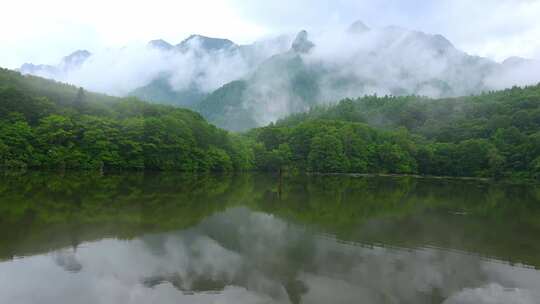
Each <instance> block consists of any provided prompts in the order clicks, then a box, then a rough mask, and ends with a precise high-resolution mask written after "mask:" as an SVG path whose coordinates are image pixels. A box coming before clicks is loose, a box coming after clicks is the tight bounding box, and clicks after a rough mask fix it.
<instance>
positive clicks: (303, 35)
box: [291, 30, 315, 53]
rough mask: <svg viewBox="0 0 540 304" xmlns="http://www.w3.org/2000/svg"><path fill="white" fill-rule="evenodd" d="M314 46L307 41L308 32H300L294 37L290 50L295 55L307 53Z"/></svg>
mask: <svg viewBox="0 0 540 304" xmlns="http://www.w3.org/2000/svg"><path fill="white" fill-rule="evenodd" d="M314 46H315V44H313V42H311V41H309V39H308V32H306V31H305V30H302V31H300V32H299V33H298V34H297V35H296V38H295V39H294V41H293V43H292V46H291V49H292V50H293V51H294V52H296V53H308V52H309V51H310V50H311V49H312V48H313V47H314Z"/></svg>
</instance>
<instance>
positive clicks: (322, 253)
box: [0, 175, 540, 303]
mask: <svg viewBox="0 0 540 304" xmlns="http://www.w3.org/2000/svg"><path fill="white" fill-rule="evenodd" d="M55 178H58V179H60V180H63V181H64V183H62V185H61V186H58V184H57V182H58V181H56V180H55ZM23 182H24V184H23ZM275 184H276V183H275V180H274V178H273V177H271V176H254V175H243V176H236V177H232V176H220V177H215V176H207V177H185V176H184V177H181V176H174V175H139V176H136V175H135V176H134V175H130V176H108V177H96V176H80V175H77V176H64V177H57V176H41V175H37V176H18V177H4V179H3V180H2V183H1V185H2V186H1V187H0V211H1V212H0V214H1V216H0V227H1V228H2V232H1V233H2V235H1V237H2V238H1V240H2V241H1V242H2V243H0V245H1V247H0V253H1V255H2V258H3V259H4V261H3V262H1V263H0V300H1V301H0V302H2V303H4V302H5V303H59V302H65V303H540V302H539V300H538V299H540V272H539V271H537V270H536V269H535V267H534V266H538V265H539V264H538V257H537V256H538V253H539V252H540V251H538V247H537V246H539V245H538V244H537V243H538V242H537V240H538V239H537V236H538V235H539V234H538V232H540V229H539V228H540V227H539V225H538V224H537V222H538V220H539V217H538V215H539V212H538V211H539V209H540V207H539V205H538V200H537V196H536V192H535V190H534V188H531V187H525V188H524V187H516V186H501V185H489V184H478V183H472V182H465V183H464V182H449V181H428V180H415V179H393V178H392V179H386V178H346V177H311V178H300V177H299V178H289V179H288V180H287V181H286V182H285V183H284V185H285V186H284V189H283V193H282V194H281V195H278V192H277V191H276V188H275V187H276V185H275ZM457 189H459V190H460V191H456V190H457ZM492 242H494V243H492ZM4 245H6V246H5V247H4ZM11 257H15V258H14V259H11Z"/></svg>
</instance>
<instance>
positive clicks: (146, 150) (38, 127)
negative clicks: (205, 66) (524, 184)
mask: <svg viewBox="0 0 540 304" xmlns="http://www.w3.org/2000/svg"><path fill="white" fill-rule="evenodd" d="M245 85H246V84H245V82H242V81H238V82H235V83H231V84H229V85H228V87H227V88H225V89H226V90H227V91H235V92H236V94H233V95H235V96H236V95H238V96H240V95H242V94H243V91H244V90H245ZM220 92H222V91H220V90H218V91H216V92H214V93H213V94H212V95H211V96H210V98H211V99H212V98H214V97H215V98H217V99H216V100H220V101H221V102H222V103H220V104H219V107H220V110H219V111H218V112H222V113H224V115H223V116H222V118H221V119H231V121H232V122H230V123H233V124H234V121H237V122H242V121H244V119H243V118H242V115H244V114H245V113H243V112H235V113H233V114H231V113H229V114H230V115H229V114H227V115H225V114H226V112H227V111H229V110H228V109H229V108H230V107H231V106H233V105H234V103H235V102H237V99H236V98H232V99H227V98H220V95H219V94H221V93H220ZM227 96H229V95H227ZM306 98H308V97H306ZM0 104H2V107H1V108H0V165H1V166H3V167H31V168H51V169H53V168H54V169H56V168H73V169H152V170H179V171H231V170H251V169H256V170H265V171H281V170H291V171H310V172H325V173H340V172H354V173H397V174H423V175H443V176H466V177H492V178H531V179H532V178H536V179H537V178H540V86H533V87H526V88H512V89H508V90H504V91H500V92H491V93H486V94H482V95H478V96H470V97H462V98H449V99H437V100H436V99H429V98H424V97H418V96H408V97H393V96H385V97H377V96H367V97H363V98H359V99H355V100H351V99H346V100H342V101H341V102H339V103H338V104H337V105H334V106H319V107H313V108H312V109H311V110H310V111H309V112H307V113H300V114H295V115H292V116H290V117H288V118H285V119H283V120H281V121H278V122H277V123H276V124H272V125H270V126H268V127H264V128H258V129H253V130H251V131H249V132H248V133H247V134H245V135H238V134H229V133H228V132H226V131H223V130H221V129H218V128H216V127H214V126H213V125H210V124H208V123H207V122H206V121H205V120H204V119H203V118H202V116H201V115H199V114H197V113H195V112H192V111H189V110H185V109H180V108H176V107H172V106H163V105H154V104H148V103H145V102H142V101H139V100H137V99H135V98H126V99H120V98H115V97H110V96H105V95H100V94H94V93H91V92H86V91H84V90H83V89H80V88H76V87H73V86H69V85H65V84H60V83H56V82H53V81H48V80H44V79H41V78H38V77H31V76H30V77H29V76H22V75H20V74H19V73H17V72H12V71H9V70H0ZM215 106H216V104H215V103H206V102H202V103H201V105H200V111H201V112H202V113H203V114H204V115H207V116H208V115H210V114H211V113H214V112H215V111H214V110H215V109H214V107H215ZM206 107H211V108H206ZM231 115H233V116H234V117H235V118H234V119H232V118H231ZM244 118H245V117H244ZM213 120H219V118H218V117H217V116H216V117H214V118H213Z"/></svg>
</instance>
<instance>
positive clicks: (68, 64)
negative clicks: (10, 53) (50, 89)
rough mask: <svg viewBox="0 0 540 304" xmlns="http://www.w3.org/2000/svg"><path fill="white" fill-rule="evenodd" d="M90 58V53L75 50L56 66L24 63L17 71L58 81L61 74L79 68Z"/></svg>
mask: <svg viewBox="0 0 540 304" xmlns="http://www.w3.org/2000/svg"><path fill="white" fill-rule="evenodd" d="M90 56H92V53H90V52H89V51H87V50H77V51H75V52H73V53H71V54H69V55H67V56H65V57H63V58H62V59H61V60H60V62H59V63H58V64H56V65H46V64H37V65H36V64H32V63H25V64H23V65H22V66H21V67H20V68H19V71H20V72H21V73H23V74H31V75H36V76H42V77H45V78H52V79H57V80H59V78H61V74H63V73H67V72H69V71H72V70H75V69H78V68H80V67H81V65H82V64H84V63H85V62H86V60H88V58H90Z"/></svg>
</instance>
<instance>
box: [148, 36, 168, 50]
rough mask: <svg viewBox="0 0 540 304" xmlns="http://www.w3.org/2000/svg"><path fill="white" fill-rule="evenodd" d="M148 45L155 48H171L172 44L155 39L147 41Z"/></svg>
mask: <svg viewBox="0 0 540 304" xmlns="http://www.w3.org/2000/svg"><path fill="white" fill-rule="evenodd" d="M148 46H149V47H151V48H155V49H158V50H165V51H168V50H171V49H172V48H173V46H172V44H170V43H168V42H167V41H165V40H163V39H156V40H152V41H150V42H148Z"/></svg>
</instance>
